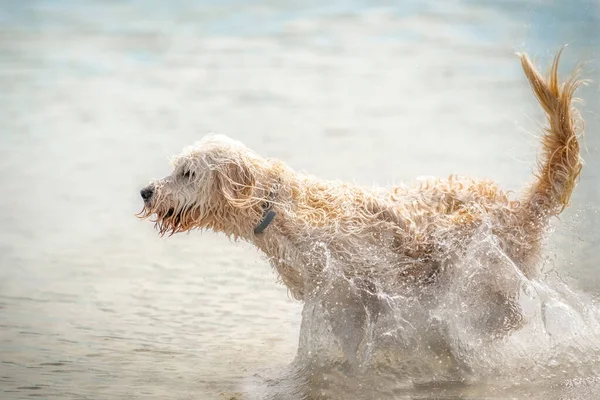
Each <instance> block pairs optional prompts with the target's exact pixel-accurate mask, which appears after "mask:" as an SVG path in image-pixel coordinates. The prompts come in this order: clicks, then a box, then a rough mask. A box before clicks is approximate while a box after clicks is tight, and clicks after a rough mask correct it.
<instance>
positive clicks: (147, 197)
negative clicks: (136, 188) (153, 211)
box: [140, 186, 154, 201]
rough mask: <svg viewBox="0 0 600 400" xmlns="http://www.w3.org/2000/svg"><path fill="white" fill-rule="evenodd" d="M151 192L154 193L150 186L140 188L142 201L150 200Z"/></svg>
mask: <svg viewBox="0 0 600 400" xmlns="http://www.w3.org/2000/svg"><path fill="white" fill-rule="evenodd" d="M153 194H154V189H153V188H152V186H148V187H145V188H143V189H142V190H140V195H141V196H142V199H144V201H148V200H150V198H152V195H153Z"/></svg>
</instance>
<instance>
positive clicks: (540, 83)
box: [518, 50, 584, 219]
mask: <svg viewBox="0 0 600 400" xmlns="http://www.w3.org/2000/svg"><path fill="white" fill-rule="evenodd" d="M561 53H562V50H561V51H559V52H558V53H557V55H556V56H555V58H554V61H553V62H552V65H551V68H550V71H549V74H548V76H547V77H546V78H545V77H543V76H542V75H541V74H540V73H539V72H538V71H537V70H536V68H535V67H534V65H533V64H532V62H531V60H530V59H529V57H527V55H525V54H523V53H520V54H518V55H519V57H520V58H521V65H522V67H523V71H524V72H525V75H526V76H527V79H528V80H529V83H530V85H531V88H532V90H533V92H534V93H535V95H536V97H537V99H538V102H539V103H540V105H541V106H542V108H543V109H544V111H545V112H546V117H547V125H546V127H545V128H544V135H543V136H542V153H541V156H540V158H539V160H538V164H539V166H538V170H537V173H536V180H535V181H534V182H533V184H532V185H531V186H530V187H529V188H528V190H527V192H526V194H525V197H524V199H523V200H524V205H525V206H526V207H527V208H528V209H529V211H530V212H533V215H532V216H535V217H537V218H542V219H545V217H549V216H553V215H558V214H560V213H561V212H562V211H563V210H564V209H565V207H567V206H568V205H569V202H570V198H571V194H572V193H573V189H574V188H575V185H576V184H577V181H578V179H579V174H580V172H581V167H582V160H581V157H580V155H579V139H578V138H579V136H580V135H581V134H582V133H583V130H584V125H583V120H582V119H581V117H580V115H579V112H578V111H577V109H576V108H575V107H574V106H573V100H574V99H573V95H574V93H575V90H576V89H577V87H579V85H581V84H582V83H583V81H582V80H581V79H579V71H580V68H576V69H575V70H574V71H573V72H572V73H571V75H570V76H569V77H568V78H567V79H566V80H565V81H564V83H560V82H559V80H558V64H559V61H560V55H561Z"/></svg>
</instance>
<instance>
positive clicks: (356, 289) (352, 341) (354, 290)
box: [322, 278, 377, 367]
mask: <svg viewBox="0 0 600 400" xmlns="http://www.w3.org/2000/svg"><path fill="white" fill-rule="evenodd" d="M322 304H323V308H324V309H325V318H326V320H327V322H328V323H329V325H330V327H331V330H332V333H333V335H334V336H335V338H336V339H337V340H338V342H339V344H340V347H341V349H342V351H343V352H344V356H345V357H346V359H347V361H348V362H349V363H350V365H351V366H353V367H358V366H360V365H361V364H362V363H363V362H364V361H366V360H365V356H366V355H365V354H363V353H364V352H365V350H366V348H365V346H366V345H367V341H368V340H369V334H368V333H369V331H370V328H369V327H370V324H372V323H373V322H374V320H375V318H376V316H377V300H376V296H375V295H374V294H373V291H371V290H370V289H369V288H368V287H366V285H365V284H364V283H358V284H357V283H355V282H353V281H350V280H347V279H345V278H339V279H338V280H336V281H335V282H331V286H330V288H329V289H328V290H327V291H326V293H325V296H323V299H322Z"/></svg>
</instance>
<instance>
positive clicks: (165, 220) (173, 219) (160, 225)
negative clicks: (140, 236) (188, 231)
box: [136, 205, 185, 236]
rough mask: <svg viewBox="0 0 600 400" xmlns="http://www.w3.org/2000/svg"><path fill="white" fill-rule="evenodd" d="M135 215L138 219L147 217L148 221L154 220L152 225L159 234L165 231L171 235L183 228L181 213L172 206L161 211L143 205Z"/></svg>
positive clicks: (163, 233)
mask: <svg viewBox="0 0 600 400" xmlns="http://www.w3.org/2000/svg"><path fill="white" fill-rule="evenodd" d="M136 216H137V217H138V218H140V219H149V220H150V222H154V227H155V228H156V230H157V231H158V233H159V235H161V236H164V235H165V234H167V233H168V234H169V236H171V235H173V234H175V233H177V232H181V231H184V230H185V228H184V226H183V224H182V221H183V219H182V213H181V212H175V208H173V207H171V208H168V209H167V210H166V211H161V210H154V209H152V208H151V207H148V206H147V205H144V208H143V209H142V211H140V212H139V213H138V214H136Z"/></svg>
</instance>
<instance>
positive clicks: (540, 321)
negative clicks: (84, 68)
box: [249, 224, 600, 399]
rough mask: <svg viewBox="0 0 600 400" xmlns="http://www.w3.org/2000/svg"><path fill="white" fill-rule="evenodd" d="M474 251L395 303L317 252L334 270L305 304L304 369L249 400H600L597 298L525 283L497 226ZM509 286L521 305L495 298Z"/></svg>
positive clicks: (552, 281)
mask: <svg viewBox="0 0 600 400" xmlns="http://www.w3.org/2000/svg"><path fill="white" fill-rule="evenodd" d="M466 249H467V250H466V253H465V254H466V255H465V256H464V257H461V258H460V259H457V260H454V261H453V262H452V263H450V265H448V266H447V267H446V268H445V270H444V272H443V273H442V275H441V277H440V279H438V280H437V282H436V283H434V284H431V285H424V286H423V287H420V288H418V289H416V288H413V290H408V291H401V292H400V294H398V293H389V292H386V291H385V290H384V289H383V288H384V287H386V285H380V284H379V283H378V282H375V283H371V284H365V282H361V281H360V280H356V279H348V278H346V277H345V276H344V274H342V264H341V262H342V261H341V260H338V259H336V257H335V256H334V255H333V254H332V253H330V252H329V251H328V249H327V246H326V245H325V244H318V245H316V248H315V251H321V252H322V253H323V254H324V255H325V257H326V259H327V267H326V268H325V270H324V271H323V274H322V276H321V281H320V282H319V284H318V285H317V286H316V288H315V289H314V290H313V292H312V293H311V294H310V296H308V298H307V300H306V302H305V306H304V310H303V314H302V326H301V331H300V340H299V348H298V353H297V356H296V359H295V360H294V361H293V363H292V364H291V365H290V366H288V367H287V368H286V369H285V370H284V371H282V370H281V369H279V370H278V371H277V372H276V373H275V372H273V371H271V372H263V373H262V374H258V375H256V376H255V377H254V380H253V382H252V383H251V384H250V386H249V393H250V396H249V397H250V398H257V399H258V398H260V399H280V398H281V399H283V398H285V399H296V398H297V399H310V398H315V399H317V398H318V399H339V398H344V399H350V398H360V399H362V398H398V399H401V398H415V397H416V398H428V397H427V396H433V395H436V396H437V395H440V393H442V394H444V395H450V396H451V394H452V393H453V392H455V393H457V394H456V395H457V396H458V395H460V398H464V396H465V394H466V395H467V396H468V395H473V396H477V394H478V393H479V395H481V394H482V393H485V395H486V396H490V393H491V394H493V393H496V394H497V395H498V396H500V397H502V396H504V395H506V393H513V394H515V395H517V394H519V393H521V395H526V396H528V397H531V396H532V393H535V396H537V397H535V396H534V397H535V398H540V399H541V398H544V399H546V398H552V396H562V397H557V398H564V396H570V397H569V398H592V397H598V396H600V365H599V364H600V363H599V362H598V360H600V307H598V305H597V304H596V303H595V302H594V301H593V299H591V298H590V297H588V296H586V295H585V294H582V293H576V292H574V291H573V290H571V289H570V288H569V287H568V286H567V284H566V283H565V282H564V281H563V280H562V279H561V276H560V275H559V274H558V273H557V272H556V271H555V270H551V271H550V272H548V273H547V274H546V275H545V276H544V277H543V278H541V279H537V280H530V279H527V277H525V276H524V275H523V274H522V272H521V271H520V269H519V268H518V266H517V265H515V263H514V262H513V261H512V260H511V259H510V258H509V257H508V256H507V255H506V254H505V253H504V252H503V251H502V250H501V249H500V246H499V245H498V243H497V239H496V237H495V236H494V235H493V234H492V231H491V225H486V224H484V225H482V227H481V228H480V229H479V231H478V232H477V234H475V235H474V236H473V237H472V239H471V240H470V241H469V243H466ZM381 262H384V260H381ZM502 287H506V289H507V291H509V292H511V293H517V294H518V295H517V296H516V297H515V298H514V299H507V298H506V297H503V296H497V293H495V292H494V290H493V289H492V288H502ZM458 388H460V389H458ZM467 388H468V389H467ZM507 391H508V392H507ZM528 391H533V392H528ZM574 393H575V394H574ZM591 394H593V395H592V397H589V396H590V395H591ZM580 396H583V397H580Z"/></svg>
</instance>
